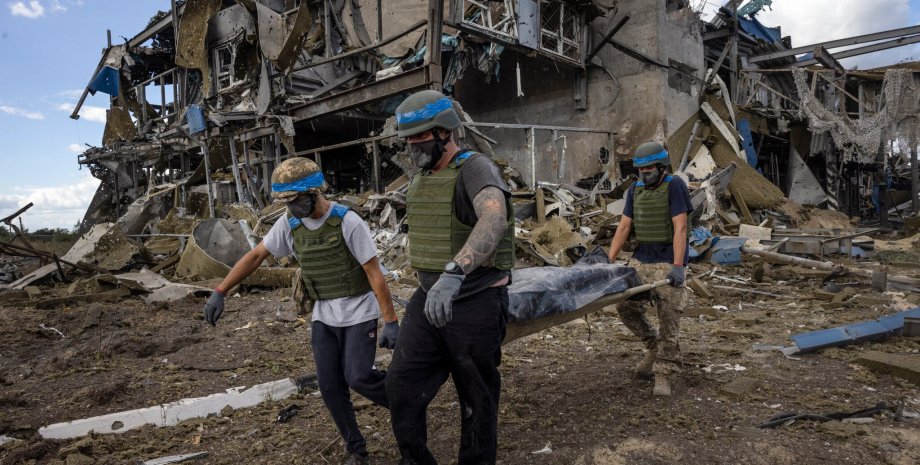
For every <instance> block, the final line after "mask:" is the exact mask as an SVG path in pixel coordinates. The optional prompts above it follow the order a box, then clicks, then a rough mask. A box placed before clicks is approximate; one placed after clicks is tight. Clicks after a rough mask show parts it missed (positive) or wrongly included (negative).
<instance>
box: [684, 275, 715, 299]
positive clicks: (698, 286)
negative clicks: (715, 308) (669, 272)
mask: <svg viewBox="0 0 920 465" xmlns="http://www.w3.org/2000/svg"><path fill="white" fill-rule="evenodd" d="M687 287H689V288H690V289H691V290H692V291H693V293H694V294H696V295H697V296H699V297H702V298H704V299H709V300H712V292H711V291H710V290H709V286H707V285H706V283H704V282H702V281H700V280H699V279H697V278H692V279H691V280H690V281H687Z"/></svg>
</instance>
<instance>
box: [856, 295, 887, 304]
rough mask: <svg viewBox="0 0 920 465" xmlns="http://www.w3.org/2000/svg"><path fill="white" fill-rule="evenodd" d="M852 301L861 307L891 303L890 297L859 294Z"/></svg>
mask: <svg viewBox="0 0 920 465" xmlns="http://www.w3.org/2000/svg"><path fill="white" fill-rule="evenodd" d="M851 301H852V302H853V303H855V304H857V305H859V306H860V307H875V306H879V305H888V304H890V303H891V298H890V297H873V296H871V295H858V296H855V297H853V298H852V299H851Z"/></svg>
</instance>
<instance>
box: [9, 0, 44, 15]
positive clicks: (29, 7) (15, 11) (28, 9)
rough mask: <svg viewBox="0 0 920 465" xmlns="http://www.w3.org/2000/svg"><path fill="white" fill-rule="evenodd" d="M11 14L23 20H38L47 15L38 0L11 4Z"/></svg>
mask: <svg viewBox="0 0 920 465" xmlns="http://www.w3.org/2000/svg"><path fill="white" fill-rule="evenodd" d="M9 7H10V14H12V15H13V16H22V17H23V18H29V19H36V18H41V17H42V16H44V15H45V7H43V6H42V4H41V3H39V2H38V1H36V0H32V1H30V2H29V3H28V4H26V2H15V3H10V4H9Z"/></svg>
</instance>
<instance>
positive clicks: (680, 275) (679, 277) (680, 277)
mask: <svg viewBox="0 0 920 465" xmlns="http://www.w3.org/2000/svg"><path fill="white" fill-rule="evenodd" d="M684 273H685V271H684V267H683V266H679V265H671V271H670V272H668V279H670V280H671V287H682V286H683V285H684V281H686V280H687V278H686V275H685V274H684Z"/></svg>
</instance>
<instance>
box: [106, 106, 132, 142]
mask: <svg viewBox="0 0 920 465" xmlns="http://www.w3.org/2000/svg"><path fill="white" fill-rule="evenodd" d="M135 137H137V127H135V126H134V121H132V120H131V114H129V113H128V110H125V109H124V108H121V107H116V106H113V107H112V108H110V109H109V110H106V112H105V131H104V132H103V133H102V144H103V145H111V144H112V143H114V142H117V141H120V140H121V141H126V142H127V141H130V140H133V139H134V138H135Z"/></svg>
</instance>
